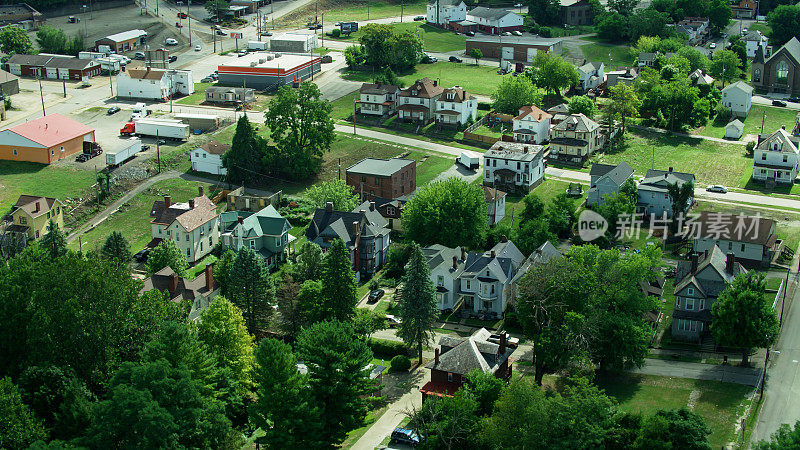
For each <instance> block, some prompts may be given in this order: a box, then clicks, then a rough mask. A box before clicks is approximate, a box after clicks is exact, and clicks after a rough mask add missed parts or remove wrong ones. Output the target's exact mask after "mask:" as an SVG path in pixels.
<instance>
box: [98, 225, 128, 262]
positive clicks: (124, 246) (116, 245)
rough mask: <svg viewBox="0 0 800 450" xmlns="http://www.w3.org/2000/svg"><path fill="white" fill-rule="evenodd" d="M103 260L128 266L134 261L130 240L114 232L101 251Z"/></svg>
mask: <svg viewBox="0 0 800 450" xmlns="http://www.w3.org/2000/svg"><path fill="white" fill-rule="evenodd" d="M100 254H101V255H103V258H105V259H109V260H113V261H117V262H120V263H122V264H127V263H129V262H130V261H131V259H133V255H132V254H131V246H130V244H129V243H128V240H127V239H125V237H124V236H123V235H122V233H120V232H119V231H116V230H115V231H112V232H111V234H109V235H108V237H107V238H106V242H105V243H104V244H103V248H101V249H100Z"/></svg>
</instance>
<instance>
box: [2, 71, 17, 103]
mask: <svg viewBox="0 0 800 450" xmlns="http://www.w3.org/2000/svg"><path fill="white" fill-rule="evenodd" d="M0 93H2V94H3V96H6V97H8V96H9V95H14V94H18V93H19V77H18V76H16V75H13V74H12V73H11V72H6V71H5V70H2V69H0Z"/></svg>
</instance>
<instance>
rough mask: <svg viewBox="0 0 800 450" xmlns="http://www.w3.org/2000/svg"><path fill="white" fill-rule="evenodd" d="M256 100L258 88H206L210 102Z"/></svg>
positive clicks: (231, 102) (233, 102)
mask: <svg viewBox="0 0 800 450" xmlns="http://www.w3.org/2000/svg"><path fill="white" fill-rule="evenodd" d="M254 101H256V90H255V89H253V88H244V87H225V86H209V87H208V88H207V89H206V102H208V103H224V104H238V103H252V102H254Z"/></svg>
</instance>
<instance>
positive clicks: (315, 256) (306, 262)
mask: <svg viewBox="0 0 800 450" xmlns="http://www.w3.org/2000/svg"><path fill="white" fill-rule="evenodd" d="M322 260H323V256H322V249H321V248H320V246H319V245H317V244H315V243H313V242H308V241H306V242H305V243H304V244H303V246H302V247H300V251H299V252H298V253H297V263H296V264H295V267H294V275H295V278H296V279H297V281H299V282H301V283H302V282H304V281H306V280H318V279H319V278H320V276H321V274H322Z"/></svg>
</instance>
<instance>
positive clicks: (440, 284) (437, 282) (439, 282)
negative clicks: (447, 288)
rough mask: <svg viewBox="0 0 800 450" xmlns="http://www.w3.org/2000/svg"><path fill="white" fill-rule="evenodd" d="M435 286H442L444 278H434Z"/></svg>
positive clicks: (440, 276)
mask: <svg viewBox="0 0 800 450" xmlns="http://www.w3.org/2000/svg"><path fill="white" fill-rule="evenodd" d="M436 285H437V286H444V276H442V275H439V276H438V277H437V278H436Z"/></svg>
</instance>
